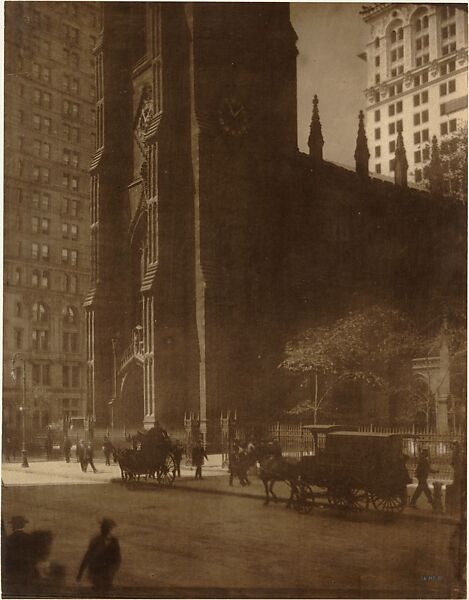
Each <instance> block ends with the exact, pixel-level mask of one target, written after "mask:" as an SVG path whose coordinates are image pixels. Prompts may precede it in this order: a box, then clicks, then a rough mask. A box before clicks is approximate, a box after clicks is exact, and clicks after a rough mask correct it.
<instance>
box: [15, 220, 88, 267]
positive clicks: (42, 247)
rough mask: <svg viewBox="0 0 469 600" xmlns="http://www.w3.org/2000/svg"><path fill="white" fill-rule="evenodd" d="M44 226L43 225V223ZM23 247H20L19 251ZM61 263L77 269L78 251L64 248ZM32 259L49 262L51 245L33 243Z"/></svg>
mask: <svg viewBox="0 0 469 600" xmlns="http://www.w3.org/2000/svg"><path fill="white" fill-rule="evenodd" d="M45 221H46V223H47V221H48V220H47V219H46V220H45ZM41 225H42V223H41ZM48 227H49V223H47V228H48ZM20 248H21V246H19V249H20ZM60 256H61V261H62V263H64V264H70V265H71V266H72V267H76V266H77V265H78V250H71V249H70V248H62V251H61V254H60ZM31 258H32V259H33V260H39V259H42V260H45V261H48V260H49V259H50V247H49V244H38V243H37V242H32V243H31Z"/></svg>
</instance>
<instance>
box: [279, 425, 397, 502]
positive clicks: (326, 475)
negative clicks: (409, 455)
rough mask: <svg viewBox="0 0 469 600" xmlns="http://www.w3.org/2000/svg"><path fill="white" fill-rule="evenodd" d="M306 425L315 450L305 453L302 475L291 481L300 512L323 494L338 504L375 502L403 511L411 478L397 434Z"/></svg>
mask: <svg viewBox="0 0 469 600" xmlns="http://www.w3.org/2000/svg"><path fill="white" fill-rule="evenodd" d="M307 429H309V431H310V432H311V434H312V440H313V454H312V455H311V456H309V455H308V456H303V457H302V459H301V462H300V464H299V466H298V471H297V473H298V477H297V478H296V480H295V481H292V482H291V484H292V498H291V502H292V503H293V506H294V507H295V508H296V509H297V510H298V511H300V512H310V511H311V510H312V508H313V506H314V504H315V502H316V499H317V498H319V497H321V496H322V497H324V496H325V497H327V500H328V502H329V503H330V504H331V505H333V506H335V507H338V508H349V509H360V508H364V509H367V508H369V507H370V505H373V507H374V508H375V509H376V510H378V511H381V512H387V513H399V512H400V511H402V510H403V508H404V507H405V505H406V497H407V491H406V485H407V483H409V476H408V473H407V469H406V467H405V460H404V457H403V455H402V450H401V446H402V441H401V437H400V436H399V435H396V434H383V433H362V432H358V431H344V430H343V428H342V430H340V429H341V428H339V427H337V426H331V427H329V428H328V427H325V426H319V427H316V426H310V427H308V428H307ZM321 438H322V443H321ZM315 488H316V489H315ZM317 488H320V490H318V489H317Z"/></svg>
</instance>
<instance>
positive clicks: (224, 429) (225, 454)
mask: <svg viewBox="0 0 469 600" xmlns="http://www.w3.org/2000/svg"><path fill="white" fill-rule="evenodd" d="M220 429H221V465H222V467H226V466H228V464H229V458H230V452H231V450H232V444H233V439H234V434H235V429H236V413H235V414H234V416H232V414H231V411H228V412H227V413H226V417H224V416H223V412H222V413H221V415H220Z"/></svg>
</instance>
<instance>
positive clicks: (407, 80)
mask: <svg viewBox="0 0 469 600" xmlns="http://www.w3.org/2000/svg"><path fill="white" fill-rule="evenodd" d="M413 80H414V78H413V77H412V75H406V76H405V77H404V86H405V87H406V88H409V87H410V86H411V85H412V83H413Z"/></svg>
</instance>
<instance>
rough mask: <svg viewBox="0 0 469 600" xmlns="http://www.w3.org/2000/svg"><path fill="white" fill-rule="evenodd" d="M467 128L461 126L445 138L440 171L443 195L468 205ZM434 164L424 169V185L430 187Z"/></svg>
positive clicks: (441, 148)
mask: <svg viewBox="0 0 469 600" xmlns="http://www.w3.org/2000/svg"><path fill="white" fill-rule="evenodd" d="M467 150H468V148H467V126H466V125H465V124H464V125H460V126H459V127H458V129H457V131H455V132H454V133H452V134H450V135H448V136H445V137H444V138H443V139H442V140H441V143H440V148H439V162H440V165H439V167H438V168H439V169H441V174H442V178H443V182H442V184H443V195H444V196H445V197H448V198H454V199H456V200H459V201H460V202H464V203H467ZM434 168H435V167H434V165H432V162H430V163H429V165H428V166H427V167H425V169H424V183H425V184H426V186H427V187H430V180H431V177H432V169H434Z"/></svg>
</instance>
